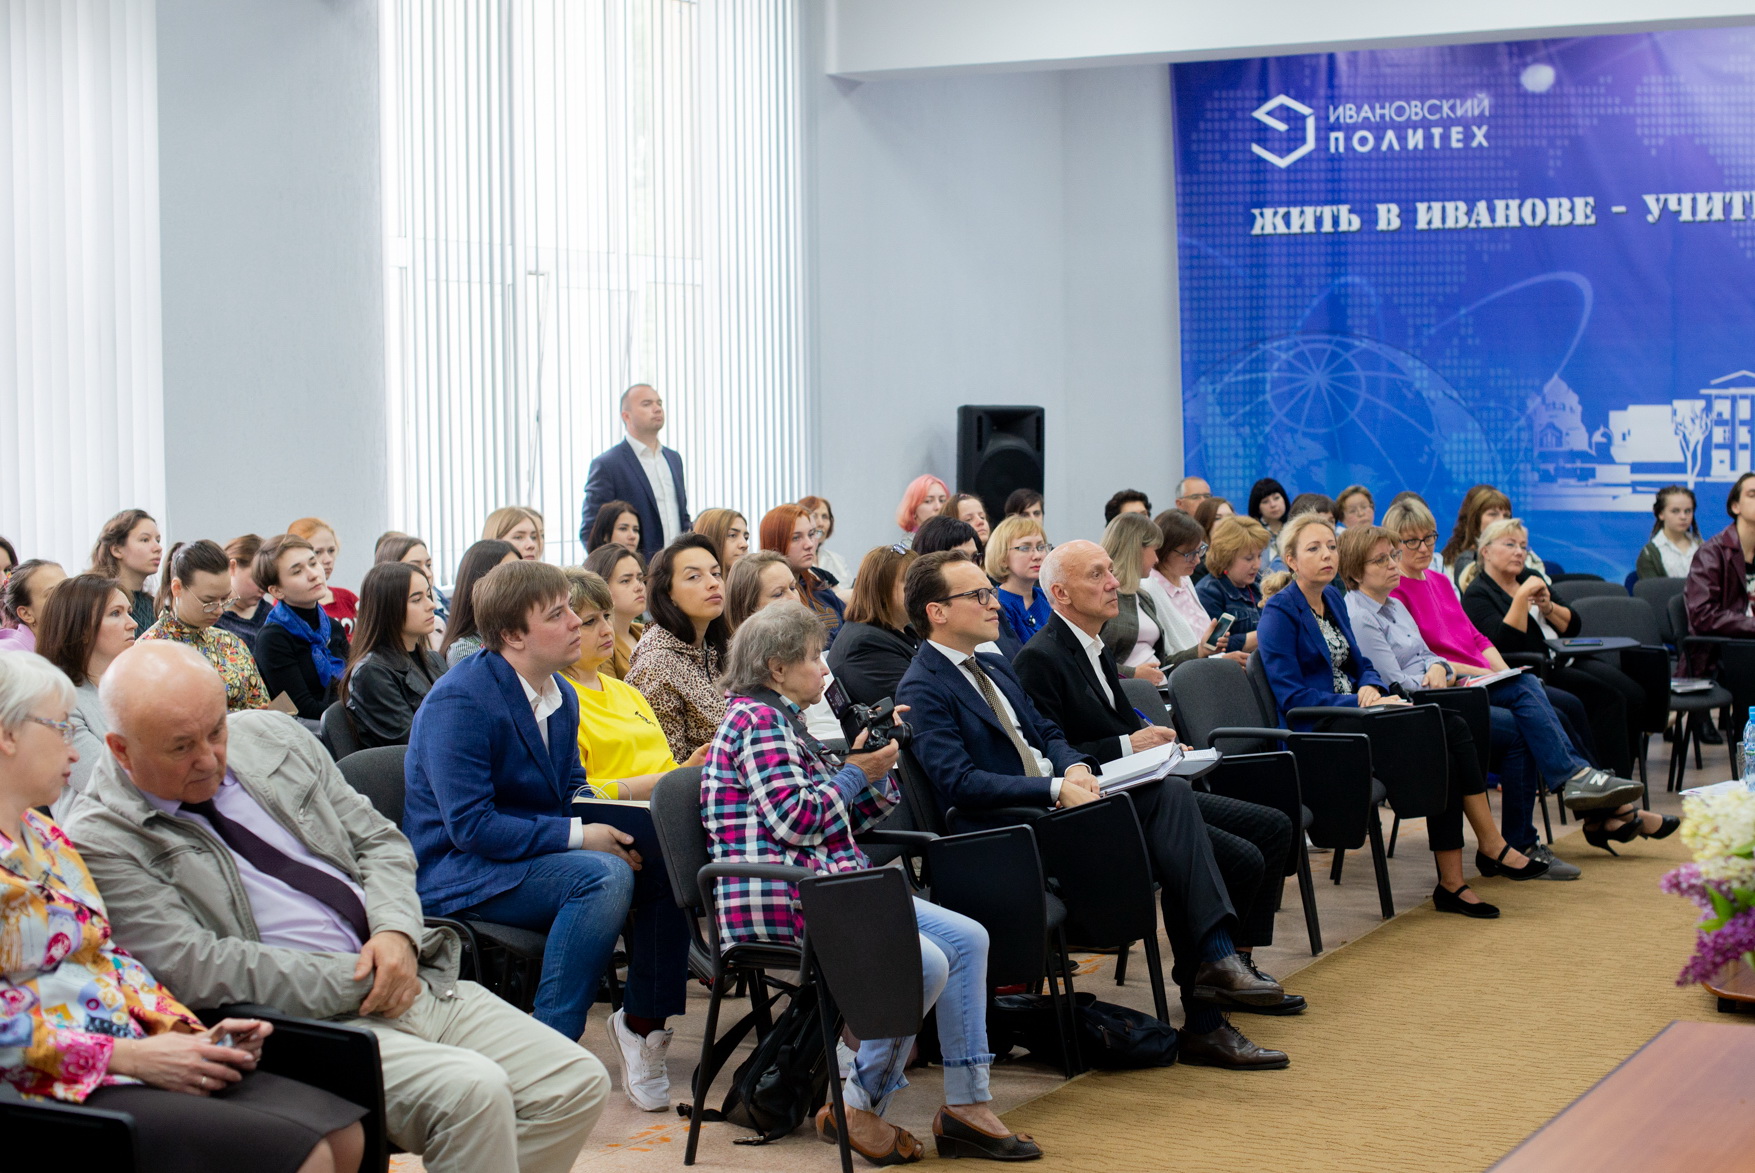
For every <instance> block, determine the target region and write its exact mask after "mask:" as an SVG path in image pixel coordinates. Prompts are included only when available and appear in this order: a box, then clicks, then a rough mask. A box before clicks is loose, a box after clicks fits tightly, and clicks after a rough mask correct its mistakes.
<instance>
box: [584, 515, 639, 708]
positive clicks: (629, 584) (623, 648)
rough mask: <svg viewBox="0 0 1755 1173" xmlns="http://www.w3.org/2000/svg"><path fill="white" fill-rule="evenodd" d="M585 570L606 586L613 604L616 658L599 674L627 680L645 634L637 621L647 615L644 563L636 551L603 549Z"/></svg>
mask: <svg viewBox="0 0 1755 1173" xmlns="http://www.w3.org/2000/svg"><path fill="white" fill-rule="evenodd" d="M612 545H613V543H612ZM585 569H586V570H589V571H590V572H591V573H592V574H595V575H597V577H599V578H601V579H602V580H603V581H604V582H605V583H606V584H608V586H609V597H610V602H611V603H612V605H613V606H612V611H613V614H612V617H611V619H610V627H611V628H613V629H614V631H615V655H614V656H613V657H611V659H610V660H609V661H608V662H607V663H605V664H604V665H603V668H602V671H603V672H604V674H605V675H608V676H613V677H615V678H616V679H617V680H626V679H627V678H628V663H629V662H630V661H631V660H632V659H633V656H634V645H635V644H637V643H639V642H640V637H641V636H642V635H644V634H645V633H646V625H645V624H644V623H642V622H640V616H642V615H644V614H645V613H646V561H645V559H643V558H641V557H640V555H639V553H638V552H636V551H632V550H623V549H610V548H608V547H605V548H604V549H601V550H595V551H593V552H592V554H591V556H590V557H589V558H587V559H585Z"/></svg>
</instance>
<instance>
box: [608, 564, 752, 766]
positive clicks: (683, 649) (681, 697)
mask: <svg viewBox="0 0 1755 1173" xmlns="http://www.w3.org/2000/svg"><path fill="white" fill-rule="evenodd" d="M646 606H647V607H648V608H649V609H650V611H651V614H652V622H650V623H648V624H647V625H646V631H645V633H644V634H643V635H641V636H640V642H639V643H637V644H635V645H634V655H633V658H632V659H631V660H630V661H629V664H628V674H627V677H626V680H627V682H628V683H629V684H631V685H633V686H634V687H635V688H637V689H639V690H640V694H641V695H642V696H644V697H645V698H646V701H647V703H648V704H650V705H651V706H652V711H653V712H654V713H656V714H657V715H658V723H659V724H660V725H661V726H663V727H664V737H665V740H666V741H668V742H670V756H671V757H673V758H675V759H676V760H677V761H679V762H683V761H687V760H688V759H689V756H690V755H691V754H693V753H694V752H695V751H696V750H697V749H699V748H701V746H703V745H706V744H707V742H709V741H711V740H712V739H713V731H714V730H715V729H717V728H719V722H721V721H723V720H724V719H725V694H724V692H722V691H721V690H720V689H719V686H718V685H717V684H716V683H714V682H715V681H716V680H717V679H718V677H719V673H720V671H721V670H722V669H723V668H724V666H725V644H726V641H727V640H728V639H729V638H730V637H731V631H730V627H729V625H728V624H727V623H726V621H725V580H724V579H723V577H721V575H720V572H719V554H718V552H717V551H716V550H715V549H714V548H713V543H712V542H710V541H708V540H707V539H706V538H704V537H702V536H701V535H700V534H684V535H683V536H682V537H680V538H678V539H677V540H676V541H674V542H672V543H671V544H670V545H668V546H666V547H664V549H662V550H660V551H658V553H657V555H656V556H654V557H653V559H652V565H651V566H650V567H648V568H647V572H646Z"/></svg>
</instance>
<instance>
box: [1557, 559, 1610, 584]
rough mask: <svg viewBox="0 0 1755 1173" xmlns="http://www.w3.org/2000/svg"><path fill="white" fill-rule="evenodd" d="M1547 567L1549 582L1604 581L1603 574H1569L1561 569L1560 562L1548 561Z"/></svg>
mask: <svg viewBox="0 0 1755 1173" xmlns="http://www.w3.org/2000/svg"><path fill="white" fill-rule="evenodd" d="M1547 567H1548V581H1549V582H1602V581H1603V576H1602V575H1600V574H1583V573H1579V574H1568V573H1566V571H1564V570H1561V569H1560V564H1559V563H1558V562H1549V563H1547Z"/></svg>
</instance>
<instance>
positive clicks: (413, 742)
mask: <svg viewBox="0 0 1755 1173" xmlns="http://www.w3.org/2000/svg"><path fill="white" fill-rule="evenodd" d="M471 599H472V602H473V604H474V608H475V622H476V628H477V630H478V632H479V633H480V635H481V642H482V650H481V652H480V654H478V655H474V656H471V657H469V658H468V659H467V660H464V661H463V662H461V663H459V664H458V665H457V666H456V667H455V668H452V669H451V670H450V671H449V672H447V673H445V675H444V676H442V677H440V678H439V681H438V683H437V684H435V685H434V686H433V689H432V691H431V692H429V693H428V694H427V698H426V700H425V701H424V702H422V704H421V706H420V709H419V710H418V711H417V712H416V713H415V716H414V726H413V729H412V730H411V731H410V734H409V741H408V758H407V766H406V772H407V778H408V785H407V794H406V800H405V809H404V814H403V820H402V829H403V832H404V833H405V834H406V835H407V836H408V839H409V842H410V843H412V844H413V845H414V852H415V858H416V860H417V861H418V863H419V865H420V873H419V877H418V880H417V886H418V888H419V890H420V897H421V903H422V905H423V906H424V908H425V910H426V912H427V914H428V915H429V916H456V915H459V914H462V915H466V916H467V915H475V916H479V917H480V918H481V919H482V920H488V921H497V922H499V923H501V924H509V925H516V926H518V927H520V928H526V929H532V930H536V931H539V932H546V933H547V934H548V947H547V949H546V950H545V951H544V954H543V959H542V980H541V982H540V984H539V985H538V987H537V991H536V1006H535V1014H536V1017H537V1019H538V1020H540V1021H542V1022H545V1023H547V1024H548V1025H549V1026H552V1027H554V1028H555V1029H556V1030H558V1031H560V1032H561V1033H562V1034H564V1035H566V1036H567V1037H568V1038H570V1039H577V1038H578V1037H579V1036H580V1035H582V1034H583V1033H584V1031H585V1016H586V1013H587V1012H588V1011H589V1010H590V1009H591V1003H592V1000H593V999H594V998H595V996H596V994H597V987H598V983H599V982H600V981H601V980H602V977H603V973H604V970H605V968H606V967H607V966H608V964H609V961H610V957H611V954H612V952H613V951H614V948H615V941H616V937H617V936H618V935H620V933H621V932H622V925H623V922H624V921H626V920H627V918H628V913H629V910H630V908H631V909H632V911H633V930H632V933H631V934H630V937H629V941H628V958H629V961H628V981H627V986H626V988H625V991H624V1001H623V1005H622V1009H621V1010H618V1011H616V1012H615V1013H614V1014H612V1015H610V1020H609V1033H610V1036H611V1037H612V1038H614V1039H615V1041H616V1043H617V1044H618V1045H619V1046H620V1048H621V1052H622V1071H623V1074H624V1076H625V1078H624V1080H623V1086H624V1090H625V1091H626V1092H627V1094H628V1098H629V1099H630V1100H632V1101H633V1102H634V1104H635V1105H636V1106H638V1107H640V1108H643V1109H645V1110H646V1111H649V1112H656V1111H663V1110H665V1109H668V1108H669V1107H670V1081H669V1078H668V1076H667V1074H666V1071H665V1055H666V1053H667V1049H668V1047H669V1045H670V1039H671V1033H672V1032H670V1031H669V1030H666V1029H665V1026H664V1023H665V1019H666V1017H668V1016H669V1015H672V1014H681V1013H682V1012H683V1010H684V1002H685V992H686V983H687V981H688V926H687V922H686V921H684V919H683V915H682V912H681V910H680V909H678V908H677V907H676V903H675V901H674V900H673V899H672V898H671V894H670V881H669V878H668V877H667V876H666V875H665V872H664V865H663V861H662V860H659V859H657V858H655V857H654V858H645V859H642V858H641V855H640V853H639V852H638V851H636V850H634V848H633V843H634V837H633V836H632V835H629V834H627V833H625V832H623V831H620V830H617V829H616V828H614V827H611V826H609V825H607V824H605V823H585V822H583V821H581V820H579V819H576V818H573V817H572V813H571V803H572V800H573V796H574V795H575V794H577V793H578V792H579V791H580V790H582V789H583V788H584V786H585V770H584V767H583V766H581V765H580V763H579V699H578V696H577V694H576V693H574V691H573V690H572V689H571V688H570V687H565V686H562V685H561V684H560V682H559V681H557V680H556V678H555V673H556V672H559V671H560V670H561V669H563V668H566V667H567V666H569V665H571V664H572V663H574V662H575V661H576V660H578V658H579V649H580V637H579V627H580V623H579V618H578V616H576V615H575V614H574V613H573V611H572V609H571V608H569V607H568V606H567V579H566V576H565V575H563V574H562V573H561V572H560V570H559V569H557V568H556V567H553V566H549V565H547V564H545V563H541V562H511V563H507V564H505V565H503V566H496V567H495V568H494V569H493V570H491V571H489V572H488V573H487V574H486V575H485V576H483V577H482V578H481V579H480V580H479V581H478V582H477V583H476V584H475V589H474V592H473V594H472V595H471Z"/></svg>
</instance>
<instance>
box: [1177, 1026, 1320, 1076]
mask: <svg viewBox="0 0 1755 1173" xmlns="http://www.w3.org/2000/svg"><path fill="white" fill-rule="evenodd" d="M1176 1057H1177V1058H1178V1059H1180V1060H1182V1062H1184V1063H1192V1064H1194V1065H1195V1066H1197V1067H1227V1068H1230V1069H1231V1070H1233V1071H1273V1070H1277V1069H1279V1068H1281V1067H1289V1066H1290V1065H1291V1063H1292V1060H1291V1058H1290V1057H1289V1056H1288V1055H1287V1054H1286V1053H1285V1052H1284V1051H1270V1050H1268V1049H1267V1048H1266V1047H1258V1046H1256V1045H1255V1044H1254V1043H1252V1042H1250V1041H1249V1039H1247V1038H1246V1037H1244V1034H1243V1032H1242V1031H1240V1030H1238V1029H1237V1028H1236V1027H1234V1026H1232V1025H1231V1024H1230V1023H1229V1022H1227V1023H1225V1024H1224V1025H1223V1026H1221V1027H1220V1028H1219V1029H1218V1030H1214V1031H1208V1032H1207V1033H1206V1034H1204V1035H1196V1034H1189V1033H1188V1032H1187V1031H1183V1032H1182V1033H1181V1035H1180V1036H1178V1039H1177V1046H1176Z"/></svg>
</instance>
